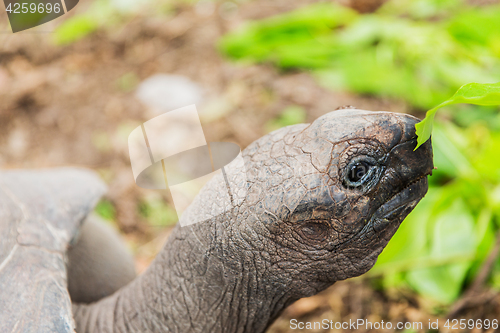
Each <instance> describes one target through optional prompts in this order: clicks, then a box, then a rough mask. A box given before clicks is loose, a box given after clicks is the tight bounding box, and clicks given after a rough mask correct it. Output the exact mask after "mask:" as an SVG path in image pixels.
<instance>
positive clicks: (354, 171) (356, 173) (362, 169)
mask: <svg viewBox="0 0 500 333" xmlns="http://www.w3.org/2000/svg"><path fill="white" fill-rule="evenodd" d="M371 167H373V165H370V164H368V163H367V162H364V161H360V162H356V163H354V164H353V165H351V166H350V168H349V173H348V175H347V177H348V178H349V180H350V181H351V182H353V183H356V182H359V181H360V180H361V179H363V177H364V176H365V175H366V174H367V173H368V172H369V170H370V168H371Z"/></svg>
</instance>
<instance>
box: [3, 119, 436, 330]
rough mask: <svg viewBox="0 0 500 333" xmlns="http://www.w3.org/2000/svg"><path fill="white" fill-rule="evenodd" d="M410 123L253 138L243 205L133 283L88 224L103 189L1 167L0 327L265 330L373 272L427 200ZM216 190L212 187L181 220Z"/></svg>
mask: <svg viewBox="0 0 500 333" xmlns="http://www.w3.org/2000/svg"><path fill="white" fill-rule="evenodd" d="M417 121H418V119H417V118H415V117H412V116H409V115H405V114H398V113H391V112H370V111H363V110H352V109H345V110H339V111H334V112H331V113H328V114H325V115H323V116H322V117H320V118H318V119H317V120H316V121H314V122H313V123H311V124H301V125H294V126H289V127H285V128H282V129H280V130H277V131H274V132H272V133H270V134H269V135H266V136H264V137H262V138H260V139H259V140H257V141H255V142H253V143H252V144H251V145H250V146H248V147H247V148H246V149H245V150H244V151H243V157H244V161H245V170H246V178H247V180H246V183H245V184H242V186H245V188H246V190H247V192H246V193H247V195H246V197H245V198H244V200H243V201H242V203H241V204H239V205H237V206H236V207H234V208H233V209H231V210H229V211H227V212H225V213H224V214H221V215H219V216H216V217H214V218H212V219H210V220H208V221H204V222H202V223H197V224H192V225H189V226H185V227H181V226H180V225H177V226H176V227H175V229H174V230H173V232H172V234H171V235H170V237H169V239H168V241H167V242H166V244H165V246H164V247H163V249H162V251H161V252H160V253H159V254H158V255H157V257H156V258H155V259H154V261H153V262H152V264H151V265H150V266H149V268H148V269H147V270H146V271H145V272H144V273H143V274H141V275H140V276H138V277H137V278H135V279H133V277H134V273H133V268H132V261H131V259H130V257H129V255H128V254H127V252H126V251H125V250H124V249H123V245H121V244H120V242H119V240H118V239H117V237H116V235H114V234H113V233H112V232H111V231H109V230H105V229H106V228H104V227H103V226H102V225H101V224H100V223H99V222H97V221H95V219H94V218H92V217H89V213H90V212H91V211H92V210H93V207H94V204H95V203H96V202H97V201H98V200H99V197H100V196H101V195H102V194H103V193H104V191H105V186H104V185H103V184H102V182H101V181H100V180H99V179H98V178H97V177H96V176H95V175H94V174H93V173H91V172H89V171H84V170H78V169H71V168H68V169H55V170H26V171H17V170H14V171H3V172H0V221H1V222H0V231H1V243H0V304H1V310H2V311H1V312H0V332H2V333H4V332H37V333H45V332H47V333H48V332H50V333H53V332H57V333H62V332H74V331H76V332H78V333H105V332H106V333H107V332H121V333H124V332H177V333H187V332H199V333H206V332H211V333H222V332H228V333H229V332H249V333H258V332H264V331H265V330H266V328H267V327H268V326H269V325H270V324H271V323H272V322H273V320H274V319H275V318H276V317H277V316H279V314H280V313H281V312H282V310H283V309H284V308H286V307H287V306H288V305H290V304H291V303H293V302H294V301H296V300H298V299H300V298H302V297H307V296H311V295H314V294H316V293H318V292H320V291H321V290H324V289H325V288H327V287H328V286H330V285H332V284H333V283H334V282H335V281H339V280H344V279H347V278H350V277H354V276H358V275H361V274H363V273H365V272H366V271H368V270H369V269H370V268H371V267H372V266H373V265H374V264H375V262H376V260H377V257H378V255H379V254H380V253H381V252H382V250H383V249H384V247H385V246H386V245H387V243H388V242H389V240H390V239H391V237H392V236H393V235H394V233H395V232H396V230H397V229H398V227H399V225H400V223H401V222H402V221H403V219H404V218H405V217H406V216H407V215H408V214H409V213H410V211H411V210H412V209H413V208H414V207H415V205H416V204H417V203H418V202H419V200H420V199H422V197H423V196H424V195H425V193H426V192H427V176H428V175H430V174H431V171H432V169H433V162H432V149H431V144H430V142H429V141H428V142H427V143H425V144H424V145H423V146H421V147H419V148H418V149H416V150H414V148H415V145H416V135H415V124H416V123H417ZM217 194H218V189H217V188H214V186H213V185H212V182H209V183H208V184H207V185H206V186H205V187H204V188H203V189H202V191H201V192H200V193H199V194H198V196H197V197H196V199H195V201H194V202H193V203H192V205H191V206H190V207H189V208H188V210H187V211H186V212H188V213H186V212H185V213H184V214H183V215H182V217H181V219H183V218H187V217H189V216H191V217H193V216H196V214H197V213H198V212H199V210H200V209H201V207H203V206H204V205H216V204H217ZM186 216H187V217H186ZM99 279H101V280H100V281H99ZM132 279H133V281H131V282H130V283H129V281H130V280H132ZM68 284H69V289H68ZM68 290H69V291H68ZM71 300H73V302H72V301H71Z"/></svg>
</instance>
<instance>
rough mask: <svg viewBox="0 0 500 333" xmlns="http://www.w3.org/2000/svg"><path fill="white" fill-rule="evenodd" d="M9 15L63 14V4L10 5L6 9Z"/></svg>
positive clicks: (32, 3)
mask: <svg viewBox="0 0 500 333" xmlns="http://www.w3.org/2000/svg"><path fill="white" fill-rule="evenodd" d="M6 10H7V12H8V13H14V14H27V13H31V14H34V13H47V14H50V13H52V12H54V13H60V12H61V4H60V3H55V4H54V5H52V4H51V3H38V4H36V3H34V2H31V3H26V2H23V3H19V2H17V3H14V5H12V3H9V5H8V6H7V8H6Z"/></svg>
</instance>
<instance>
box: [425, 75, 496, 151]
mask: <svg viewBox="0 0 500 333" xmlns="http://www.w3.org/2000/svg"><path fill="white" fill-rule="evenodd" d="M458 103H468V104H475V105H500V82H498V83H494V84H481V83H469V84H465V85H463V86H462V87H460V89H458V91H457V92H456V93H455V94H454V95H453V96H452V97H450V98H449V99H447V100H446V101H444V102H443V103H441V104H439V105H438V106H435V107H433V108H432V109H430V110H429V111H427V114H426V115H425V118H424V120H422V121H421V122H419V123H418V124H417V125H415V128H416V129H417V135H418V139H417V141H418V143H417V146H416V147H415V149H417V148H418V147H419V146H421V145H422V144H423V143H424V142H426V141H427V140H429V138H430V137H431V133H432V127H433V123H434V116H435V115H436V112H437V110H438V109H440V108H442V107H445V106H448V105H451V104H458Z"/></svg>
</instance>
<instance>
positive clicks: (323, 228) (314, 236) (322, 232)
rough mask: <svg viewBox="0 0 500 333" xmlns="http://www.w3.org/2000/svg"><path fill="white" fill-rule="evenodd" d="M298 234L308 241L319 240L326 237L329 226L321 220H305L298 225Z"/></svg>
mask: <svg viewBox="0 0 500 333" xmlns="http://www.w3.org/2000/svg"><path fill="white" fill-rule="evenodd" d="M299 234H300V235H301V236H302V238H304V239H306V240H308V241H313V242H321V241H324V240H326V239H327V238H328V236H329V234H330V228H329V226H328V225H326V224H325V223H322V222H306V223H304V224H303V225H302V226H301V227H300V230H299Z"/></svg>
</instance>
